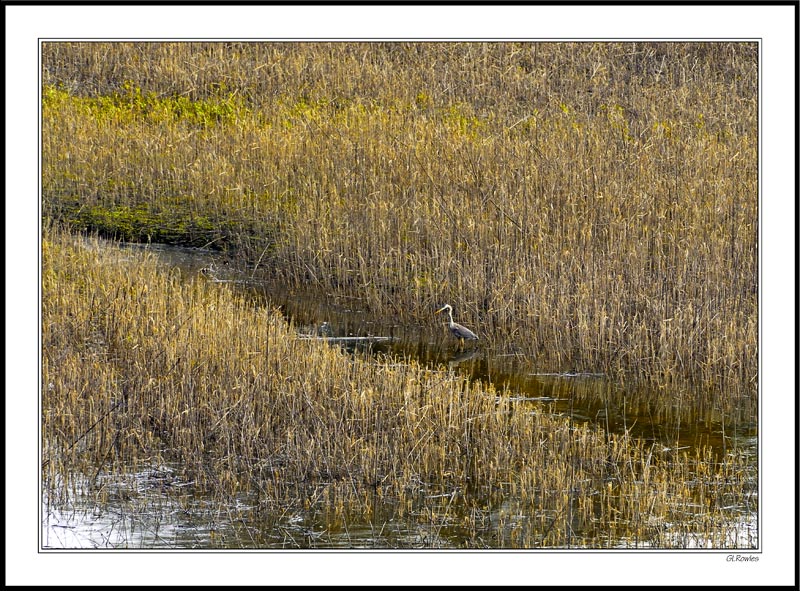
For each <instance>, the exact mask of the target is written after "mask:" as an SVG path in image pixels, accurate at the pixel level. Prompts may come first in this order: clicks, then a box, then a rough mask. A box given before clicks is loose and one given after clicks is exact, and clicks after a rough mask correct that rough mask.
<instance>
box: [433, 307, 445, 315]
mask: <svg viewBox="0 0 800 591" xmlns="http://www.w3.org/2000/svg"><path fill="white" fill-rule="evenodd" d="M445 310H447V306H445V307H444V308H442V309H440V310H436V312H435V313H436V314H438V313H439V312H444V311H445Z"/></svg>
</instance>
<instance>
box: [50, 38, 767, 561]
mask: <svg viewBox="0 0 800 591" xmlns="http://www.w3.org/2000/svg"><path fill="white" fill-rule="evenodd" d="M42 62H43V63H42V66H43V94H42V132H43V133H42V146H43V153H42V199H43V201H42V215H43V237H42V381H41V384H42V392H41V397H42V400H41V408H42V429H41V433H42V441H41V449H42V495H43V498H42V504H43V512H42V532H43V533H42V546H43V548H74V547H96V548H181V549H185V548H204V549H209V548H213V549H221V548H291V549H299V548H380V549H401V548H437V549H441V548H448V549H449V548H470V549H476V548H514V549H528V548H530V549H534V548H550V549H552V548H741V549H754V548H757V547H758V258H757V246H758V243H757V236H758V225H757V224H758V215H757V212H758V192H757V174H756V173H757V152H756V148H757V100H756V99H757V81H758V77H757V69H756V66H757V63H758V59H757V48H756V46H755V45H753V44H745V43H709V44H703V43H661V44H660V43H232V44H222V43H175V44H170V43H166V44H161V43H117V44H114V43H51V42H48V43H45V44H43V51H42ZM98 233H99V234H100V235H101V236H104V237H107V238H112V239H113V240H110V241H109V240H101V239H98V238H97V237H96V234H98ZM119 239H122V240H125V241H141V242H143V243H145V244H149V246H141V247H137V246H134V245H130V244H127V245H120V244H118V243H117V242H116V240H119ZM158 242H163V243H167V244H173V245H179V247H165V246H159V245H158V244H156V243H158ZM198 246H201V247H203V248H202V249H197V248H185V247H198ZM211 263H213V264H214V267H213V268H214V273H212V274H203V273H200V272H199V271H200V269H201V268H202V267H207V266H208V265H210V264H211ZM448 302H449V303H451V304H452V305H453V307H454V309H455V314H456V320H457V321H458V322H462V323H463V324H464V325H466V326H467V327H469V328H471V329H473V330H475V332H477V333H478V335H479V337H480V339H479V341H477V342H474V343H470V344H468V345H467V347H466V348H465V350H463V351H459V350H458V347H457V343H456V342H455V340H454V339H452V337H451V336H450V335H449V334H448V333H447V328H446V325H445V324H443V323H442V320H441V318H440V317H437V316H434V312H435V311H436V310H437V309H439V308H441V306H442V305H443V304H445V303H448ZM320 337H322V338H320ZM375 337H379V338H375Z"/></svg>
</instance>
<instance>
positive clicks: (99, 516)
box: [42, 245, 758, 549]
mask: <svg viewBox="0 0 800 591" xmlns="http://www.w3.org/2000/svg"><path fill="white" fill-rule="evenodd" d="M127 247H128V248H132V249H136V250H138V249H143V248H147V249H149V250H151V251H152V252H153V253H155V254H156V255H157V256H158V258H159V259H160V260H161V261H162V262H163V263H164V264H165V265H167V266H170V267H178V268H179V269H180V270H181V273H182V274H184V276H186V277H189V276H192V275H195V274H198V273H203V274H205V275H207V276H208V278H209V280H210V281H215V282H221V283H228V284H230V285H232V286H234V287H235V288H236V289H238V290H240V291H241V293H243V294H247V295H248V296H249V297H250V298H251V299H252V301H253V302H254V303H256V304H257V305H265V306H270V307H272V308H277V309H279V310H280V311H281V312H282V314H283V315H284V317H285V318H286V319H287V321H288V322H290V323H291V325H292V326H293V327H294V328H295V330H296V331H297V332H298V334H299V335H301V336H302V337H306V338H323V339H326V340H328V341H329V342H330V343H331V345H332V346H341V347H344V348H345V349H347V350H348V351H355V350H358V351H361V352H363V353H366V354H368V355H374V356H389V357H391V358H393V359H394V360H395V361H396V362H398V363H403V362H405V361H408V360H415V361H417V362H418V363H420V364H423V365H426V366H429V367H432V368H438V369H442V368H447V369H449V370H451V371H454V372H457V373H459V374H462V375H465V376H468V377H469V378H470V379H471V380H481V381H483V382H487V383H492V384H493V385H494V386H495V387H496V388H497V390H498V391H499V392H503V395H507V396H510V397H512V398H513V399H515V400H517V401H519V402H520V403H524V404H529V405H531V406H532V407H533V408H535V409H536V411H537V412H547V413H555V414H562V415H566V416H569V417H570V418H571V419H572V420H573V421H578V422H590V423H596V424H598V425H599V426H601V427H602V428H603V429H605V430H606V431H608V432H612V433H614V432H616V433H619V432H624V431H627V432H628V433H630V434H631V435H632V436H634V437H637V438H642V439H644V440H646V441H649V442H654V443H657V444H659V445H662V446H664V447H665V448H671V449H674V448H681V449H689V448H692V447H695V446H705V445H708V446H711V447H713V449H714V450H715V452H716V453H718V454H720V456H722V454H724V453H725V451H727V450H730V449H731V448H738V449H740V450H744V453H745V454H746V455H748V457H749V458H750V459H751V461H752V464H753V466H755V465H756V464H757V460H758V451H757V446H758V441H757V439H758V438H757V423H756V422H755V421H754V420H753V419H752V418H750V417H754V416H756V413H755V412H754V409H748V408H742V409H741V415H739V416H730V414H728V415H727V416H724V415H723V414H722V413H721V412H720V411H719V410H718V409H716V408H714V407H713V406H710V407H709V408H707V409H696V408H695V409H687V408H683V407H682V403H681V397H680V396H676V400H675V402H674V404H673V405H672V406H671V407H666V408H664V407H661V406H659V404H658V403H656V402H654V399H655V397H653V396H650V395H649V394H648V393H647V392H642V391H637V390H636V389H631V387H627V388H623V387H622V386H620V385H618V384H615V383H613V382H612V381H611V380H610V379H608V378H607V377H606V376H604V375H603V374H599V373H578V372H571V371H569V370H566V371H541V370H539V369H537V368H536V367H535V365H534V364H533V363H532V360H530V359H527V358H526V357H524V356H522V355H521V354H517V353H513V352H512V353H508V352H498V351H494V350H492V349H491V348H490V347H488V346H487V345H486V344H485V343H484V342H483V341H480V340H479V341H477V343H476V344H467V345H466V346H465V347H464V348H463V350H461V349H459V347H458V343H457V342H456V341H455V340H454V339H453V338H452V337H451V336H450V335H449V333H448V331H447V327H446V321H445V320H443V319H442V318H441V317H440V316H434V315H433V311H432V314H431V322H430V325H429V326H404V325H402V324H399V323H395V322H392V321H390V320H386V319H384V318H382V317H380V316H375V315H374V314H372V313H369V312H366V311H364V310H362V309H360V307H359V302H358V300H356V299H348V298H342V297H332V296H330V295H328V294H324V293H320V292H318V291H308V292H298V291H289V290H286V289H283V288H281V287H279V286H275V285H266V284H264V283H261V282H259V281H255V280H252V279H250V278H249V277H247V276H242V275H240V274H238V273H237V272H236V271H234V270H233V268H232V267H231V266H229V265H225V264H224V263H223V262H222V260H221V259H219V258H218V257H219V255H217V254H215V253H213V252H211V251H205V250H201V249H188V248H177V247H167V246H159V245H154V246H149V247H143V246H139V245H129V246H127ZM456 320H458V318H457V312H456ZM661 404H663V403H661ZM179 472H180V470H179V467H177V466H163V465H159V466H152V467H151V468H150V469H148V470H146V471H144V472H140V473H135V474H129V475H128V476H127V478H126V481H124V482H119V481H108V482H103V477H102V476H101V477H100V478H99V480H97V481H96V482H95V487H97V486H100V487H103V489H104V497H103V498H104V501H105V502H104V503H102V504H100V503H97V500H96V499H97V497H96V495H94V494H92V493H93V491H91V490H86V491H81V490H80V489H79V490H78V491H77V492H78V494H71V495H69V496H70V499H69V502H68V503H66V504H64V503H63V502H60V501H56V500H55V499H53V500H49V499H48V498H47V497H46V496H45V498H44V508H43V524H42V547H43V548H53V549H60V548H120V547H124V548H148V549H150V548H206V549H207V548H245V547H252V548H286V549H288V548H295V549H296V548H415V547H425V548H448V547H459V538H460V533H459V532H458V530H457V528H450V527H447V526H442V525H441V524H440V525H438V526H436V527H433V526H430V527H420V526H413V527H412V526H408V525H407V524H406V523H404V522H402V521H401V520H397V521H395V520H394V519H393V517H392V507H390V506H387V507H386V512H387V513H386V515H385V516H380V515H373V516H372V518H371V520H370V521H369V522H365V523H363V524H361V526H357V525H354V524H353V523H350V524H348V526H347V527H346V528H345V529H343V530H342V531H321V530H320V529H319V528H316V527H315V518H314V515H313V514H312V513H309V512H304V511H300V510H298V511H293V512H289V513H287V512H286V511H285V509H278V510H277V511H276V514H274V515H267V516H264V515H263V507H260V506H259V505H260V500H259V499H257V498H255V497H250V496H248V495H246V494H244V495H241V496H240V497H237V498H235V499H231V504H230V507H229V509H228V510H226V511H224V512H221V511H220V509H219V506H218V504H217V503H216V502H212V501H211V500H205V499H203V498H202V496H198V495H196V494H195V493H194V492H193V491H192V487H191V483H184V482H181V480H180V478H179V477H178V476H177V475H178V473H179ZM756 473H757V471H756V470H753V474H756ZM72 486H73V487H74V484H73V485H72ZM750 486H752V487H753V488H757V484H756V483H755V482H753V483H750ZM184 489H185V490H184ZM72 492H73V493H74V492H75V489H74V488H73V491H72ZM84 492H85V493H86V494H85V495H84V494H81V493H84ZM298 494H299V495H302V494H306V492H305V491H298ZM443 496H446V495H443ZM449 501H452V499H447V498H444V499H443V502H449ZM276 509H277V508H276ZM501 513H503V514H506V515H508V514H512V515H513V507H498V508H497V511H496V514H495V513H493V512H488V513H487V514H486V515H485V516H483V518H484V519H485V520H487V521H491V520H493V519H499V518H500V517H499V515H500V514H501ZM245 514H246V515H253V514H259V515H261V517H260V518H259V519H255V518H253V517H250V518H249V519H248V520H244V519H242V518H241V516H242V515H245ZM381 517H384V518H385V519H382V518H381ZM756 521H757V518H756V516H755V515H743V517H742V520H741V527H740V529H739V531H738V532H737V533H736V535H741V536H742V537H743V538H745V539H746V540H748V541H747V542H745V543H744V544H743V546H742V547H752V545H753V544H754V541H753V540H754V539H755V537H756V536H757V523H756ZM511 522H513V519H511ZM511 522H510V525H509V527H512V525H513V524H512V523H511ZM371 523H384V524H389V525H388V526H386V525H384V526H383V527H382V528H381V529H380V530H379V531H376V530H375V528H374V527H373V526H372V525H370V524H371ZM254 524H255V525H254ZM504 542H505V543H504ZM486 543H487V546H490V547H502V546H504V545H506V544H512V543H513V541H512V540H510V539H509V540H505V541H503V540H487V541H486ZM609 546H611V547H615V546H617V547H619V546H623V547H630V546H631V544H630V541H629V540H610V541H609Z"/></svg>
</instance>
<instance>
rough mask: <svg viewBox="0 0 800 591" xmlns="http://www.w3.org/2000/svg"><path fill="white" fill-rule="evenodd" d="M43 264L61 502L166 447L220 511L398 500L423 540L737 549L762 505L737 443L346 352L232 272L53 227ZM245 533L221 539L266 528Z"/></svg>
mask: <svg viewBox="0 0 800 591" xmlns="http://www.w3.org/2000/svg"><path fill="white" fill-rule="evenodd" d="M42 261H43V268H42V287H43V300H42V314H43V317H42V327H43V334H42V348H43V358H42V417H43V425H42V438H43V440H42V448H43V453H44V457H45V462H46V463H45V465H44V467H43V478H44V482H45V486H46V487H48V489H49V490H50V495H49V498H50V500H51V502H53V503H57V502H59V500H60V501H64V500H66V499H67V498H73V499H74V497H75V496H76V495H78V494H79V491H83V492H82V494H86V493H85V491H91V490H94V491H95V492H94V493H92V494H95V495H97V500H98V502H101V501H102V500H103V498H104V497H103V495H105V494H107V491H106V490H105V488H104V487H101V486H96V487H94V488H93V487H92V486H88V487H87V486H85V485H84V479H88V480H89V484H90V485H91V484H92V483H96V482H97V479H98V477H99V475H101V474H102V475H103V478H104V479H107V478H108V477H109V475H113V474H117V475H118V476H119V478H124V477H125V474H126V473H128V474H129V473H131V472H141V471H143V470H147V469H152V468H153V467H154V466H160V465H162V464H164V465H179V466H181V467H182V471H183V473H182V474H177V475H173V476H172V477H173V478H178V479H180V480H181V481H185V482H191V483H193V487H194V488H195V490H196V491H197V492H198V494H199V492H200V491H202V492H203V494H207V495H211V496H212V497H213V498H215V499H217V502H218V503H219V505H220V507H221V508H223V509H224V511H227V512H229V513H230V512H231V511H234V512H235V511H236V509H235V508H234V507H232V506H231V499H232V498H233V496H235V495H238V494H248V495H254V496H255V497H257V498H258V499H260V500H259V506H268V507H272V508H281V512H283V514H285V513H286V511H287V510H288V509H289V508H291V510H292V511H309V512H310V511H313V512H314V513H315V514H317V515H321V517H320V519H323V520H324V525H325V530H326V531H329V532H333V531H341V530H342V529H343V528H346V527H347V526H348V525H353V523H354V522H358V523H364V522H365V521H366V522H371V523H373V524H374V522H373V521H372V519H373V517H375V516H376V515H386V507H387V506H391V507H392V508H393V509H392V514H391V515H390V517H391V519H394V520H395V523H396V522H397V520H401V521H404V522H407V523H408V524H409V527H411V528H413V527H415V526H417V527H420V528H423V529H425V530H426V531H428V533H430V534H431V536H430V537H428V538H426V539H428V540H429V542H428V543H431V544H444V543H448V542H447V541H446V540H447V539H448V536H452V538H451V539H458V540H459V542H458V543H459V544H465V545H471V546H484V545H491V546H512V547H538V546H563V545H567V544H569V545H578V546H581V545H588V546H606V545H609V544H623V545H626V544H645V545H646V544H654V545H658V546H664V547H670V546H681V545H685V544H687V543H690V542H686V539H687V536H696V537H697V538H699V539H703V540H711V543H713V544H715V545H721V546H730V545H733V543H732V542H730V541H726V536H728V535H729V534H730V531H731V527H733V526H734V524H735V522H736V521H737V520H739V519H740V514H741V513H750V512H752V511H755V507H754V506H752V505H748V503H750V501H749V500H748V499H749V498H748V491H747V490H746V489H747V487H748V486H749V484H748V483H749V482H752V475H748V474H747V473H746V472H747V468H746V463H745V462H744V461H743V460H742V459H741V458H739V457H738V456H736V455H730V456H729V457H727V458H726V461H725V462H724V463H722V464H717V463H715V462H714V461H712V459H711V456H710V454H709V453H708V452H707V451H706V450H704V449H700V448H699V449H698V450H696V451H693V452H692V453H691V454H689V455H686V454H684V453H682V452H677V451H666V450H663V449H661V448H660V447H653V446H651V445H648V444H645V443H644V442H642V441H640V440H636V439H632V438H631V437H630V436H628V435H624V434H622V435H612V434H608V433H604V432H603V431H602V430H600V429H596V428H591V427H588V426H583V425H577V424H572V423H570V421H568V420H567V419H565V418H561V417H552V416H548V415H545V414H539V413H533V414H532V413H530V412H529V409H527V408H525V407H523V406H516V404H515V402H514V401H513V400H511V399H510V397H508V396H502V395H500V396H499V395H498V393H496V392H495V391H494V390H493V389H492V388H491V387H486V386H482V385H480V384H470V383H469V382H468V381H466V380H465V379H463V378H459V377H456V376H454V375H453V374H452V373H448V372H438V371H431V370H426V369H424V368H422V367H420V366H418V365H416V364H409V365H403V364H389V363H384V362H380V361H371V360H369V359H367V358H362V357H360V356H358V355H356V356H354V357H353V356H348V355H347V354H345V353H344V352H342V351H341V350H340V349H339V348H338V347H331V346H328V345H326V344H325V343H324V342H321V341H319V340H315V339H302V338H297V336H296V335H295V334H293V333H292V332H291V331H290V330H289V329H288V327H287V326H286V325H285V323H284V321H283V320H282V319H281V318H280V316H279V315H278V314H275V313H271V312H269V311H267V310H263V309H256V308H253V307H251V306H250V305H248V304H247V303H246V302H245V301H244V300H242V299H241V298H239V297H236V296H234V295H233V292H232V291H231V289H230V287H229V286H228V285H226V284H217V283H212V282H208V281H205V280H196V281H195V280H189V281H183V280H182V279H181V278H180V277H179V276H177V275H176V274H171V273H170V272H168V271H161V270H159V269H158V268H157V266H156V264H155V262H154V260H153V259H152V258H150V257H148V256H146V255H138V254H131V253H126V254H125V255H124V257H123V256H121V255H120V253H119V252H118V251H116V250H114V249H108V250H106V249H102V248H100V247H99V246H98V245H96V244H94V245H92V244H89V245H88V246H87V244H86V243H83V242H80V241H78V240H76V238H74V237H73V236H71V235H69V234H66V233H63V232H61V231H60V230H53V229H51V228H50V227H46V228H45V236H44V241H43V258H42ZM78 479H79V480H78ZM62 483H63V485H62ZM57 494H60V495H62V496H61V497H60V499H59V497H58V496H57ZM131 494H142V495H144V494H146V493H144V492H141V491H140V492H139V493H136V492H132V493H131ZM732 507H733V508H735V510H731V508H732ZM151 510H152V509H151ZM254 518H255V517H254V516H252V515H249V516H248V519H254ZM272 518H274V517H270V519H272ZM388 519H389V517H387V520H388ZM374 526H375V527H376V528H377V529H380V527H379V524H378V525H374ZM433 534H435V535H433ZM264 535H267V533H265V534H264ZM248 536H249V537H247V538H246V539H237V540H233V541H232V540H227V541H226V542H225V543H226V544H229V545H238V544H247V545H258V544H259V543H264V542H263V540H261V538H253V537H252V536H253V533H252V531H251V532H249V533H248ZM693 539H694V538H693ZM259 540H261V541H260V542H259ZM430 540H436V541H435V542H434V541H430ZM443 540H444V541H443ZM220 543H223V542H222V541H220ZM738 543H742V542H738ZM747 543H751V542H747Z"/></svg>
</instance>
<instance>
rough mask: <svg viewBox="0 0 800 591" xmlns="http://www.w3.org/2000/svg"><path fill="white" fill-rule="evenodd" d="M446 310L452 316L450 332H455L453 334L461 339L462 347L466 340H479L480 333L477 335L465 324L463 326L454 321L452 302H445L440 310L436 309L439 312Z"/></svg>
mask: <svg viewBox="0 0 800 591" xmlns="http://www.w3.org/2000/svg"><path fill="white" fill-rule="evenodd" d="M445 310H447V314H448V315H449V316H450V332H451V333H453V336H454V337H456V338H457V339H458V340H459V341H460V343H461V346H462V347H463V346H464V341H465V340H468V341H477V340H478V335H476V334H475V333H474V332H472V331H471V330H470V329H468V328H467V327H465V326H461V325H460V324H458V323H457V322H453V306H451V305H450V304H445V305H444V306H443V307H442V308H441V309H440V310H436V313H437V314H438V313H439V312H444V311H445Z"/></svg>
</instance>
